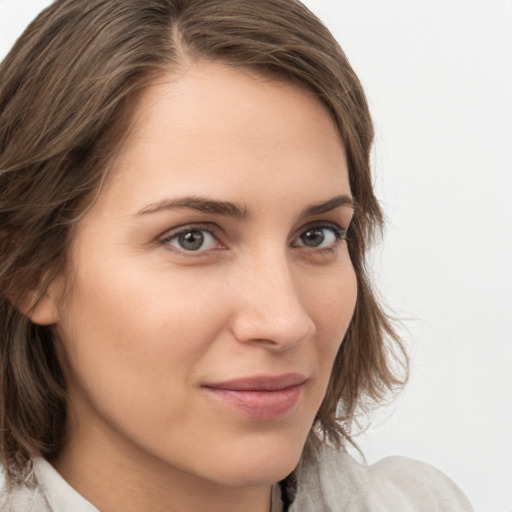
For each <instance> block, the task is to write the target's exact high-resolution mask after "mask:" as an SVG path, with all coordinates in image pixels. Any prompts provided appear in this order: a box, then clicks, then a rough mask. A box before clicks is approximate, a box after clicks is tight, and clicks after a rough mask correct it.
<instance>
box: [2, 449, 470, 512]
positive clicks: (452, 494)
mask: <svg viewBox="0 0 512 512" xmlns="http://www.w3.org/2000/svg"><path fill="white" fill-rule="evenodd" d="M316 458H317V460H316V461H314V462H313V463H310V464H307V465H304V467H299V469H298V470H297V476H298V488H297V494H296V497H295V500H294V502H293V505H292V506H291V507H290V509H289V512H471V511H472V510H473V509H472V508H471V506H470V504H469V503H468V501H467V499H466V498H465V496H464V495H463V494H462V492H461V491H460V490H459V489H458V488H457V486H456V485H455V484H454V483H453V482H452V481H451V480H450V479H449V478H448V477H447V476H446V475H444V474H443V473H442V472H441V471H439V470H437V469H436V468H434V467H432V466H430V465H428V464H425V463H422V462H418V461H415V460H411V459H407V458H405V457H389V458H386V459H384V460H382V461H380V462H378V463H377V464H374V465H373V466H364V465H361V464H359V463H358V462H356V461H355V460H354V459H353V458H352V457H351V456H350V455H348V454H347V453H345V452H337V451H335V450H332V449H330V448H327V447H323V448H321V449H320V451H319V452H318V453H317V455H316ZM33 466H34V471H33V475H32V477H31V478H30V479H29V480H28V481H27V483H26V484H24V485H21V486H18V487H16V488H15V489H13V490H12V492H11V493H10V494H9V495H8V494H7V492H6V488H5V481H4V478H3V477H2V480H1V481H0V511H1V512H99V511H98V509H97V508H96V507H94V506H93V505H92V504H91V503H89V502H88V501H87V500H86V499H85V498H83V497H82V496H81V495H80V494H78V493H77V492H76V491H75V490H74V489H73V488H72V487H71V486H70V485H69V484H68V483H67V482H66V481H65V480H64V479H63V478H62V477H61V476H60V475H59V473H57V471H55V469H54V468H53V467H52V466H51V465H50V464H49V463H48V462H46V461H45V460H44V459H42V458H36V459H34V461H33ZM279 496H280V493H279V490H278V487H277V486H276V487H275V488H274V490H273V493H272V501H273V503H272V512H280V511H281V510H282V506H281V500H280V497H279Z"/></svg>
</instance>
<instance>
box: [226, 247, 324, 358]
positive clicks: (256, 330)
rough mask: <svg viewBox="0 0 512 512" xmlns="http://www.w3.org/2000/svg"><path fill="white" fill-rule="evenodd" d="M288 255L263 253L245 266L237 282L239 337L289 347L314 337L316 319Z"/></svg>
mask: <svg viewBox="0 0 512 512" xmlns="http://www.w3.org/2000/svg"><path fill="white" fill-rule="evenodd" d="M296 281H297V279H294V275H293V274H292V272H291V271H290V268H289V264H288V262H287V260H286V258H285V257H281V258H275V257H270V256H267V257H262V258H260V260H259V263H257V262H253V263H252V264H251V265H248V266H247V267H245V268H244V269H243V270H242V271H241V273H240V276H239V279H238V285H237V297H238V301H237V307H236V311H235V312H234V318H233V321H232V333H233V335H234V336H235V338H236V339H237V340H238V341H241V342H246V343H253V344H258V345H262V346H266V347H267V348H269V349H272V350H275V351H285V350H289V349H291V348H292V347H295V346H296V345H298V344H300V343H302V342H303V341H304V340H307V339H308V338H311V337H312V336H313V335H314V333H315V330H316V327H315V323H314V321H313V319H312V318H311V316H310V315H309V314H308V312H307V310H306V309H305V308H304V304H303V301H302V300H301V299H302V298H303V293H304V292H305V290H303V291H302V293H301V291H300V289H299V286H298V283H297V282H296Z"/></svg>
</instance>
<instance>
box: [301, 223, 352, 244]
mask: <svg viewBox="0 0 512 512" xmlns="http://www.w3.org/2000/svg"><path fill="white" fill-rule="evenodd" d="M345 239H346V232H345V230H343V229H341V228H340V227H338V226H331V225H329V226H312V227H310V228H308V229H307V230H306V231H303V232H302V233H301V234H300V235H299V236H298V237H297V238H296V240H295V242H294V243H293V245H294V246H295V247H311V248H313V249H333V248H334V247H336V245H337V244H338V243H339V242H341V241H342V240H345Z"/></svg>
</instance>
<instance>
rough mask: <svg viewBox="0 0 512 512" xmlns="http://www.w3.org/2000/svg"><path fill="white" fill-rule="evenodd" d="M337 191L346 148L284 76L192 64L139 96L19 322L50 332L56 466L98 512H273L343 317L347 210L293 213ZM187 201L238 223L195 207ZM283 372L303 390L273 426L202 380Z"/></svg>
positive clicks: (342, 182)
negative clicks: (62, 430) (60, 391)
mask: <svg viewBox="0 0 512 512" xmlns="http://www.w3.org/2000/svg"><path fill="white" fill-rule="evenodd" d="M335 196H345V198H350V187H349V181H348V170H347V160H346V154H345V149H344V146H343V143H342V141H341V139H340V136H339V133H338V131H337V129H336V127H335V125H334V123H333V122H332V120H331V118H330V116H329V114H328V112H327V111H326V110H325V108H324V107H323V106H322V105H321V104H320V103H319V101H318V100H317V99H316V98H315V97H314V96H313V95H312V94H311V93H309V92H308V91H305V90H303V89H301V88H299V87H298V86H297V85H292V84H289V83H283V82H280V81H277V80H273V79H269V78H267V77H263V76H261V75H259V74H256V73H254V72H250V71H241V70H240V69H236V70H235V69H233V68H230V67H227V66H224V65H222V64H216V63H211V62H196V63H194V64H193V65H191V66H190V67H189V68H187V69H186V70H184V71H183V72H182V73H181V74H180V75H178V76H172V77H171V76H169V77H164V79H162V80H160V81H159V82H158V83H157V84H155V85H153V86H151V87H149V88H148V89H147V90H146V91H145V92H144V93H143V94H142V96H141V97H140V98H139V99H138V103H137V106H136V114H135V116H134V123H133V126H132V129H131V130H130V133H129V135H128V137H127V139H126V140H125V142H124V143H123V145H122V147H121V149H120V151H119V153H118V154H117V155H116V157H115V159H114V161H113V162H112V169H111V170H110V173H109V178H108V179H107V181H106V183H105V185H104V187H103V189H102V191H101V193H100V194H99V197H98V199H97V201H96V202H95V204H94V205H93V206H92V208H91V209H90V210H89V211H88V213H87V214H86V215H85V216H84V217H83V218H82V219H81V220H80V221H79V223H78V224H77V226H76V228H75V231H74V234H73V240H72V244H71V250H70V260H69V268H68V270H67V272H66V273H65V275H62V276H61V277H60V278H59V279H57V280H56V281H55V282H54V283H53V284H52V286H51V287H50V289H49V291H48V294H47V295H46V297H45V299H44V300H43V301H42V302H41V303H40V305H39V306H38V308H37V309H36V310H35V311H34V312H33V315H32V317H33V318H32V319H33V321H35V322H37V323H40V324H52V325H53V328H54V330H55V334H56V337H57V340H58V341H57V345H58V346H57V350H58V354H59V357H60V360H61V362H62V366H63V369H64V373H65V377H66V381H67V387H68V392H69V404H70V417H69V424H68V426H67V428H68V441H67V443H66V445H65V446H64V449H63V450H62V452H61V454H60V456H59V457H58V458H57V460H55V461H53V464H54V466H55V467H56V469H57V470H58V471H59V472H60V473H61V474H62V475H63V477H64V478H65V479H66V480H67V481H68V482H69V483H70V484H71V485H72V486H73V487H74V488H75V489H76V490H77V491H78V492H80V493H81V494H82V495H83V496H84V497H85V498H86V499H88V500H89V501H91V503H93V504H94V505H95V506H96V507H98V509H100V510H101V511H102V512H111V511H112V512H113V511H117V510H124V511H125V512H135V511H137V512H140V511H142V510H151V511H152V512H163V511H165V512H173V511H183V510H187V511H190V512H194V511H204V510H209V511H213V512H215V511H223V512H226V511H230V510H233V511H235V510H236V511H239V510H244V511H249V512H251V511H253V512H268V510H269V502H270V486H271V484H272V483H273V482H276V481H278V480H280V479H282V478H284V477H285V476H286V475H287V474H289V473H290V472H291V471H292V470H293V469H294V467H295V466H296V464H297V462H298V460H299V458H300V455H301V451H302V449H303V446H304V443H305V441H306V438H307V436H308V433H309V431H310V428H311V425H312V422H313V420H314V417H315V414H316V412H317V410H318V408H319V406H320V403H321V401H322V399H323V396H324V394H325V390H326V386H327V383H328V380H329V376H330V372H331V368H332V364H333V361H334V358H335V355H336V352H337V350H338V348H339V346H340V343H341V340H342V338H343V336H344V334H345V331H346V329H347V327H348V325H349V322H350V319H351V317H352V314H353V310H354V306H355V301H356V295H357V288H356V280H355V274H354V270H353V268H352V264H351V261H350V257H349V253H348V249H347V242H346V241H344V240H343V239H341V240H337V239H336V236H335V233H336V232H338V231H341V232H342V231H343V230H346V229H347V228H348V225H349V223H350V220H351V216H352V208H351V207H350V205H339V206H335V207H334V206H332V205H331V206H329V205H327V207H325V208H324V209H327V210H328V211H325V212H322V213H318V212H316V213H315V212H309V213H308V214H307V215H305V216H304V211H305V209H307V208H308V207H310V206H311V205H317V204H321V203H326V202H328V201H329V200H331V199H332V198H333V197H335ZM191 197H193V198H196V199H197V198H208V200H213V201H221V202H230V203H234V204H235V205H237V208H238V210H240V211H239V212H238V213H243V215H233V213H234V212H232V211H229V212H215V211H213V212H205V211H199V210H198V209H197V208H196V207H194V206H197V205H192V206H191V205H190V198H191ZM177 199H178V200H180V201H181V203H183V204H182V205H181V206H179V207H164V204H165V203H166V202H168V201H169V200H172V201H176V200H177ZM149 210H156V211H151V212H149ZM141 212H145V213H141ZM312 228H316V231H314V232H313V236H312V237H309V238H308V236H307V235H305V233H307V232H308V230H311V229H312ZM187 230H188V232H190V231H193V232H195V235H192V238H193V239H194V236H195V239H194V240H196V241H197V237H198V236H199V237H200V236H203V237H204V242H203V245H201V246H200V247H199V249H198V250H187V249H188V248H189V247H190V246H186V248H184V247H183V244H182V242H183V238H182V239H181V242H180V238H179V237H178V236H177V233H178V232H183V231H184V232H185V233H186V232H187ZM201 230H202V231H201ZM198 232H199V235H198ZM310 234H311V233H310ZM189 236H190V235H189ZM322 237H323V239H322ZM310 238H312V239H313V242H314V244H316V243H317V242H318V240H320V241H321V242H320V243H319V244H318V245H316V246H315V245H313V246H311V245H305V240H306V241H308V243H309V241H310ZM199 240H200V241H201V238H199ZM180 243H181V244H182V245H180ZM290 372H293V373H300V374H302V375H304V376H305V378H306V381H305V383H304V385H303V389H302V394H301V398H300V400H299V402H298V404H296V405H295V406H294V407H293V408H292V409H291V410H290V411H288V412H287V413H286V414H284V415H283V416H282V417H279V418H277V419H272V420H261V419H255V418H252V417H249V416H247V415H246V414H244V413H243V412H241V411H240V410H238V409H237V408H233V407H230V406H228V405H226V404H223V403H219V402H218V401H216V400H213V399H212V397H211V396H210V395H209V394H208V393H207V392H205V388H204V385H205V383H211V382H218V381H225V380H230V379H235V378H241V377H248V376H254V375H265V376H275V375H282V374H286V373H290Z"/></svg>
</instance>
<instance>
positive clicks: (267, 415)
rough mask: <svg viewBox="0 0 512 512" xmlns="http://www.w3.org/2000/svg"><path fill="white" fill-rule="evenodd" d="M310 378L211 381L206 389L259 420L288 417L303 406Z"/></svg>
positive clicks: (296, 376)
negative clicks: (302, 401)
mask: <svg viewBox="0 0 512 512" xmlns="http://www.w3.org/2000/svg"><path fill="white" fill-rule="evenodd" d="M305 382H306V378H305V377H303V376H302V375H298V374H287V375H282V376H279V377H251V378H246V379H236V380H232V381H227V382H220V383H216V384H209V385H206V386H204V387H203V389H204V390H205V391H206V392H207V393H208V394H209V395H210V396H211V397H212V398H214V399H215V400H217V401H219V402H221V403H222V404H224V405H227V406H228V407H232V408H234V409H236V410H238V411H240V412H242V413H243V414H244V415H247V416H249V417H251V418H253V419H257V420H275V419H279V418H282V417H284V416H287V415H288V414H289V413H291V412H292V411H294V410H295V409H296V408H297V406H298V405H299V403H300V401H301V398H302V395H303V392H304V385H305Z"/></svg>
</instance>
